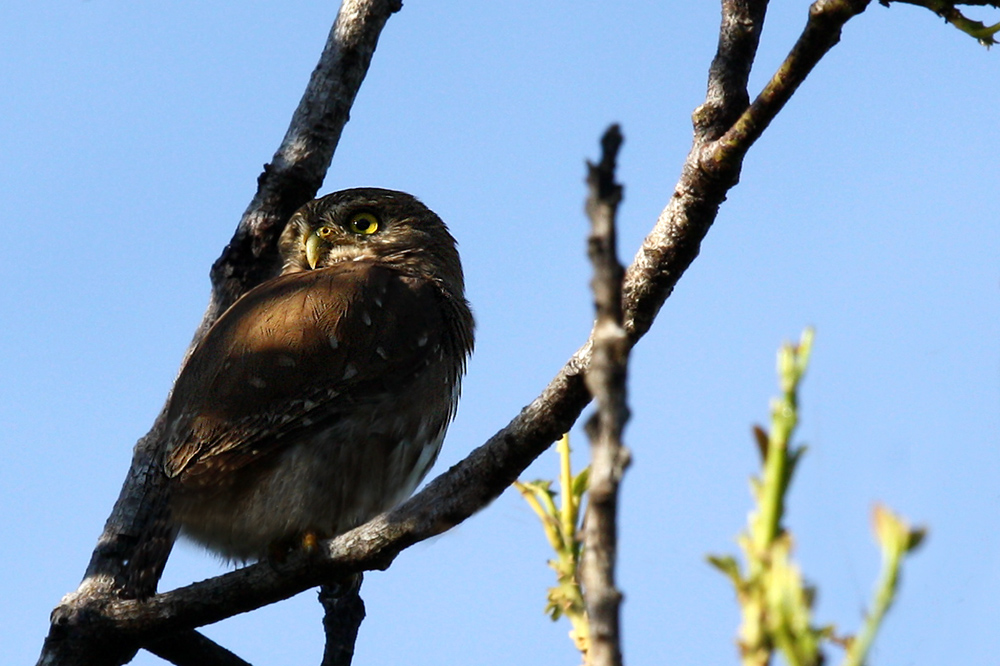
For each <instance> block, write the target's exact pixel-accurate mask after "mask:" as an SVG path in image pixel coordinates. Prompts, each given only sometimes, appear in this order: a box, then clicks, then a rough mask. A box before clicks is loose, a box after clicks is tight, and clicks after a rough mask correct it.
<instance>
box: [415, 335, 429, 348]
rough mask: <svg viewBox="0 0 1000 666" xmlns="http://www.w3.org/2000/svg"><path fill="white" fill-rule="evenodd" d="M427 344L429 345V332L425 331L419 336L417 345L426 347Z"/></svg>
mask: <svg viewBox="0 0 1000 666" xmlns="http://www.w3.org/2000/svg"><path fill="white" fill-rule="evenodd" d="M426 345H427V334H426V333H424V334H423V335H421V336H420V337H419V338H417V346H418V347H424V346H426Z"/></svg>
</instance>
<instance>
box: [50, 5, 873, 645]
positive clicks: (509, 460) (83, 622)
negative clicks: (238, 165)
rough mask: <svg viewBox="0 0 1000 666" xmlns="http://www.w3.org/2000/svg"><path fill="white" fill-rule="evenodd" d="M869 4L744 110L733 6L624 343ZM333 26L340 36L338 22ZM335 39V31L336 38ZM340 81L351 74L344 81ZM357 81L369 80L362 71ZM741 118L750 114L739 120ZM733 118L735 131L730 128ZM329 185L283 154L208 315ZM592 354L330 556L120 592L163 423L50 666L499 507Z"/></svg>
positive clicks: (743, 44) (754, 37) (215, 612)
mask: <svg viewBox="0 0 1000 666" xmlns="http://www.w3.org/2000/svg"><path fill="white" fill-rule="evenodd" d="M347 4H348V5H349V6H351V7H356V8H357V7H364V8H366V11H368V12H369V14H364V12H361V10H359V12H360V13H359V14H358V17H362V16H367V17H368V18H358V20H361V21H362V22H363V23H365V25H377V26H378V27H379V28H380V27H381V25H382V24H384V21H385V17H387V16H388V15H389V13H391V11H392V10H393V9H394V8H395V7H396V5H392V4H389V3H376V2H360V1H359V2H348V3H347ZM866 5H867V0H818V2H816V4H814V5H813V8H812V10H811V11H810V19H809V24H808V25H807V28H806V31H805V32H804V33H803V36H802V38H801V39H800V40H799V43H798V44H796V47H795V50H793V53H792V55H790V56H789V58H790V59H791V60H792V61H793V65H794V66H788V67H786V65H788V61H786V65H783V66H782V69H781V70H779V73H778V74H777V75H776V76H775V79H774V80H773V81H772V83H774V86H773V87H769V89H766V90H765V92H766V93H767V94H766V95H765V94H763V93H762V95H761V97H759V98H758V100H757V101H755V102H754V104H753V106H751V107H750V108H749V109H747V108H746V107H745V101H743V102H741V101H740V100H745V99H747V96H746V78H747V76H748V74H749V70H750V65H751V64H752V61H753V58H754V55H755V53H756V45H757V42H758V40H759V35H760V29H761V25H762V21H763V17H764V9H765V7H766V3H765V2H763V0H754V1H746V2H736V1H732V0H725V1H724V3H723V21H722V29H721V34H720V40H719V52H718V54H717V56H716V59H715V61H714V62H713V66H712V71H711V73H710V79H709V94H708V96H707V98H706V102H705V104H704V105H702V106H701V107H699V109H698V110H696V111H695V114H694V123H695V141H694V145H693V146H692V149H691V153H690V154H689V156H688V158H687V160H686V162H685V164H684V167H683V170H682V173H681V177H680V180H679V182H678V184H677V186H676V188H675V190H674V193H673V196H672V198H671V200H670V202H669V204H668V205H667V207H666V208H665V209H664V211H663V213H661V215H660V217H659V219H658V221H657V223H656V225H655V227H654V229H653V230H652V232H651V233H650V235H649V236H648V237H647V238H646V240H645V241H644V243H643V245H642V248H641V249H640V250H639V252H638V254H637V255H636V258H635V260H634V261H633V263H632V265H631V266H630V267H629V269H628V270H627V271H626V273H625V278H624V295H623V302H622V310H623V322H624V327H625V331H626V335H627V344H626V346H627V347H631V345H633V344H634V343H635V342H637V341H638V340H639V339H640V338H641V337H642V335H644V334H645V332H646V331H647V330H648V329H649V327H650V325H651V324H652V322H653V320H654V318H655V316H656V314H657V312H658V311H659V309H660V307H661V305H662V304H663V302H664V301H665V300H666V298H667V297H668V296H669V295H670V293H671V292H672V290H673V288H674V286H675V285H676V283H677V281H678V280H679V279H680V277H681V275H683V273H684V271H685V270H686V269H687V267H688V266H689V265H690V264H691V262H692V261H693V260H694V258H695V257H696V256H697V254H698V251H699V248H700V244H701V241H702V239H703V238H704V236H705V234H706V233H707V232H708V229H709V227H710V226H711V224H712V222H713V221H714V219H715V216H716V214H717V212H718V207H719V205H720V204H721V203H722V201H723V200H724V199H725V195H726V193H727V192H728V190H729V188H731V187H732V186H733V185H735V184H736V182H737V180H738V177H739V171H740V166H741V162H742V158H743V155H744V154H745V153H746V151H747V150H748V149H749V147H750V146H751V145H752V144H753V142H754V141H755V140H756V139H757V137H758V136H759V135H760V133H761V132H762V131H763V130H764V128H766V126H767V123H768V122H769V121H770V119H771V118H773V116H774V114H776V113H777V111H778V110H779V109H780V108H781V105H782V104H783V103H784V101H786V100H787V98H788V96H789V95H790V94H791V93H792V92H793V91H794V90H795V88H796V87H797V86H798V84H799V83H801V81H802V79H804V78H805V76H806V75H807V74H808V72H809V71H810V70H811V67H812V66H813V65H815V62H816V61H818V59H819V58H820V57H821V56H822V54H823V53H825V52H826V50H828V49H829V48H830V47H831V46H832V45H833V44H835V43H836V41H837V39H838V38H839V34H840V28H841V27H842V25H843V23H844V22H845V21H846V20H848V19H849V18H850V17H851V16H853V15H854V14H856V13H857V12H859V11H862V10H863V9H864V8H865V6H866ZM379 11H383V12H384V14H379V13H378V12H379ZM345 16H353V15H352V14H349V13H345V10H342V11H341V14H340V15H339V17H338V25H339V24H340V23H341V21H342V20H348V19H345V18H344V17H345ZM368 21H374V22H375V23H368ZM362 32H364V31H362ZM377 32H378V31H377V30H375V32H374V38H377ZM334 33H338V29H337V28H335V30H334ZM364 34H370V33H367V32H364ZM374 38H372V41H371V42H370V45H371V48H374ZM337 39H339V37H338V36H337V35H336V34H335V36H334V41H336V40H337ZM369 57H370V53H369ZM350 62H351V59H350V58H347V59H345V60H342V66H343V67H345V68H347V69H350V70H351V71H355V70H354V69H353V68H351V67H349V66H348V65H349V64H350ZM795 63H798V64H795ZM353 64H354V66H357V67H360V68H361V71H362V74H361V76H363V70H364V68H366V67H367V60H366V61H364V62H363V63H359V62H354V63H353ZM800 65H801V66H800ZM314 80H315V77H314ZM338 80H339V81H341V82H343V81H347V80H349V79H348V78H347V77H346V76H342V77H341V78H340V79H338ZM357 80H358V81H360V76H359V77H358V78H357ZM311 85H312V84H311ZM345 85H346V84H345ZM770 85H771V84H769V86H770ZM355 91H356V88H355ZM329 94H332V93H329ZM353 94H354V92H351V99H353ZM307 96H308V95H307ZM334 106H336V105H334ZM346 108H349V102H348V103H347V104H346V106H345V107H344V113H343V114H342V115H341V116H339V117H341V118H342V119H343V120H346ZM324 117H325V116H324ZM737 118H739V119H740V120H739V121H736V119H737ZM734 121H736V125H732V123H733V122H734ZM293 125H294V123H293ZM311 132H315V133H316V134H317V135H323V136H327V137H329V136H339V132H340V127H333V128H331V127H326V126H324V125H323V123H322V122H317V125H316V126H315V127H313V128H312V130H311V131H310V132H292V131H291V130H290V133H289V136H293V137H298V138H293V139H290V140H286V143H287V144H288V145H289V146H290V147H289V149H288V151H287V155H288V156H289V159H292V160H301V164H306V163H309V164H314V162H313V161H311V160H312V159H313V158H312V157H311V154H307V153H306V152H303V151H301V150H298V149H297V146H299V144H298V143H297V142H299V141H301V142H307V143H308V142H309V141H311V140H313V138H314V137H313V136H312V134H311ZM715 137H721V138H715ZM333 144H335V139H334V140H333ZM330 149H331V150H332V144H331V148H330ZM280 152H281V151H279V153H280ZM327 161H328V160H327ZM296 163H298V162H296ZM316 163H318V162H316ZM303 168H305V167H303ZM272 172H273V173H275V174H287V176H288V178H290V180H289V181H288V182H285V183H284V184H282V183H279V182H274V183H273V184H272V181H270V178H278V176H277V175H272ZM321 180H322V176H319V178H318V179H315V180H310V177H309V176H306V175H303V174H301V173H300V172H299V171H297V170H296V168H295V167H294V166H291V167H289V166H286V165H283V164H282V163H280V160H278V159H277V158H276V160H275V165H274V166H272V167H271V169H270V170H269V171H266V172H265V175H264V177H262V179H261V190H262V191H266V190H268V188H270V187H273V188H275V192H276V193H282V192H285V188H288V192H285V193H284V194H273V195H271V194H266V193H265V194H259V195H258V198H259V199H260V202H258V199H255V202H258V203H255V204H254V205H252V206H251V210H248V211H247V213H246V214H245V215H244V218H243V219H244V221H243V222H241V225H240V229H239V230H238V231H237V235H236V237H234V239H233V242H232V243H230V247H229V248H227V250H226V252H225V253H224V255H223V258H222V259H221V260H220V262H217V264H216V267H214V268H213V279H214V280H215V283H216V284H217V285H218V286H217V287H216V289H215V294H214V296H213V301H212V304H211V305H210V306H209V311H208V312H207V313H206V322H208V321H210V320H212V319H213V318H214V316H215V315H216V314H217V313H218V312H219V311H221V308H222V307H224V306H225V304H226V303H228V302H231V301H232V299H233V298H235V297H236V296H238V295H239V294H240V293H242V291H244V290H246V289H248V288H250V287H252V286H253V285H254V284H256V283H258V282H259V281H260V280H262V279H264V278H266V277H267V276H268V275H270V273H271V272H273V270H274V265H273V264H274V256H275V254H274V240H275V238H276V236H277V234H278V230H279V229H280V228H281V224H283V221H284V219H287V215H288V214H290V213H291V212H292V210H293V209H294V207H295V206H296V205H297V204H295V205H293V203H292V202H293V201H299V200H301V199H302V197H306V198H308V197H309V196H312V194H311V193H308V195H307V192H308V191H309V190H310V189H311V188H312V187H313V186H312V184H310V183H315V185H316V187H318V185H319V182H321ZM299 188H301V189H299ZM590 354H591V343H590V342H589V341H588V343H587V344H585V345H584V346H583V347H582V348H581V349H580V350H579V351H577V353H576V354H574V355H573V357H572V358H571V359H570V360H569V361H568V362H567V364H566V365H565V366H564V367H563V368H562V370H560V372H559V373H558V374H557V375H556V377H555V378H554V379H553V380H552V381H551V383H550V384H549V385H548V386H547V387H546V388H545V390H544V391H543V392H542V394H541V395H540V396H539V397H538V398H536V399H535V400H534V402H532V403H531V404H530V405H528V406H527V407H525V408H524V409H523V410H522V411H521V413H520V414H519V415H518V416H516V417H515V418H514V419H513V420H512V421H511V422H510V424H508V425H507V426H506V427H504V428H503V429H502V430H500V431H499V432H498V433H497V434H496V435H494V436H493V437H492V438H490V440H489V441H487V442H486V443H485V444H484V445H482V446H480V447H479V448H477V449H476V450H475V451H473V452H472V453H471V454H470V455H469V456H468V457H467V458H466V459H465V460H463V461H462V462H460V463H459V464H457V465H455V466H454V467H453V468H451V469H450V470H448V471H447V472H446V473H444V474H442V475H441V476H439V477H438V478H437V479H435V480H434V481H432V482H431V483H430V484H429V485H428V486H427V487H426V488H425V489H424V490H423V491H422V492H421V493H419V494H418V495H416V496H415V497H413V498H411V499H410V500H409V501H407V502H406V503H404V504H403V505H401V506H400V507H398V508H397V509H395V510H394V511H392V512H390V513H388V514H384V515H382V516H379V517H377V518H376V519H374V520H373V521H371V522H369V523H368V524H366V525H363V526H361V527H359V528H357V529H355V530H353V531H351V532H348V533H347V534H344V535H341V536H340V537H337V538H336V539H334V540H332V541H330V542H327V543H325V544H324V548H325V551H326V552H325V557H324V558H323V559H322V560H321V561H319V562H317V561H316V559H315V558H305V559H302V558H294V557H293V558H291V560H290V561H289V562H288V563H287V564H286V566H284V567H283V569H282V572H281V573H277V572H275V571H274V570H273V568H272V567H270V566H269V565H253V566H249V567H246V568H244V569H240V570H238V571H235V572H232V573H229V574H226V575H223V576H219V577H217V578H213V579H211V580H208V581H204V582H201V583H197V584H195V585H191V586H188V587H185V588H181V589H178V590H174V591H172V592H168V593H165V594H160V595H157V596H154V597H151V598H149V599H146V600H126V599H119V598H117V594H116V591H117V589H118V588H119V585H118V580H119V577H120V573H121V568H122V560H123V558H126V557H128V554H129V552H130V548H132V547H133V545H134V543H131V542H130V539H133V540H134V539H135V535H136V534H138V533H139V532H137V531H136V530H137V528H139V527H141V526H142V525H141V520H138V519H137V515H140V514H141V509H142V507H143V506H144V505H146V504H148V503H149V495H150V494H151V495H153V496H155V494H156V493H157V492H158V490H157V487H156V482H155V477H156V474H155V473H154V472H153V471H151V470H155V469H156V468H155V466H153V465H152V461H153V460H154V457H153V453H155V447H153V448H150V446H149V444H150V442H149V441H147V440H149V438H151V437H153V434H154V433H155V430H156V428H154V433H151V434H150V436H147V438H144V440H143V441H141V442H140V444H139V445H137V449H136V457H135V460H134V462H133V467H132V470H131V471H130V475H129V479H128V481H127V483H126V487H125V488H124V489H123V492H122V498H121V499H120V500H119V504H118V505H116V508H115V513H113V515H112V518H111V519H110V520H109V523H108V528H106V530H105V534H104V535H103V536H102V538H101V542H100V543H99V545H98V549H97V551H95V555H94V561H93V562H92V565H91V568H90V569H88V578H87V579H86V580H85V581H84V583H83V584H82V585H81V588H80V590H79V591H78V592H76V593H74V594H73V595H70V596H69V597H67V599H65V600H64V601H63V603H62V604H61V605H60V606H59V607H58V608H57V609H56V611H55V612H54V614H53V625H52V629H51V631H50V634H49V637H48V638H47V639H46V645H45V648H44V650H43V654H42V658H41V660H40V662H39V663H42V664H56V663H59V664H85V663H86V664H119V663H124V662H125V661H127V660H128V659H129V658H131V655H132V654H134V651H135V649H136V646H138V645H141V644H146V643H150V642H152V641H155V640H156V639H157V638H158V637H162V636H164V635H165V633H170V632H177V631H182V630H190V629H193V628H194V627H197V626H202V625H204V624H208V623H212V622H216V621H219V620H221V619H224V618H226V617H230V616H231V615H234V614H236V613H239V612H244V611H248V610H252V609H254V608H258V607H260V606H262V605H265V604H268V603H272V602H274V601H278V600H280V599H284V598H287V597H289V596H292V595H294V594H297V593H298V592H301V591H303V590H305V589H307V588H310V587H315V586H317V585H321V584H323V583H325V582H327V581H330V580H336V579H339V578H342V577H344V576H346V575H349V574H352V573H356V572H361V571H364V570H369V569H383V568H385V567H387V566H389V564H390V563H391V562H392V560H393V559H394V558H395V556H396V555H398V554H399V552H401V551H402V550H403V549H405V548H407V547H408V546H410V545H412V544H414V543H416V542H418V541H421V540H424V539H427V538H429V537H432V536H435V535H437V534H440V533H442V532H444V531H446V530H447V529H449V528H451V527H452V526H454V525H456V524H458V523H460V522H461V521H463V520H464V519H466V518H468V517H469V516H471V515H472V514H473V513H475V512H476V511H478V510H480V509H482V508H483V507H485V506H486V505H487V504H489V503H490V502H491V501H493V500H494V499H495V498H496V497H498V496H499V495H500V494H501V493H502V492H503V491H504V490H505V489H506V488H507V487H508V486H509V485H510V483H511V482H512V481H514V479H516V478H517V476H518V474H519V473H520V472H521V471H522V470H523V469H524V468H525V467H527V466H528V464H529V463H530V462H531V461H532V460H534V459H535V457H537V456H538V455H539V454H540V453H541V452H542V451H544V450H545V449H546V448H547V447H548V446H549V445H550V444H551V443H552V442H553V441H555V440H556V439H557V438H558V437H559V436H560V435H561V434H562V433H563V432H565V431H567V430H568V429H569V428H570V426H571V425H572V424H573V423H574V422H575V420H576V419H577V418H578V416H579V414H580V412H581V411H582V410H583V408H584V407H585V406H586V404H587V403H588V402H589V394H588V392H587V389H586V387H585V386H584V382H583V374H582V373H583V371H584V369H585V368H586V367H587V365H588V364H589V361H590ZM154 439H155V438H154ZM144 442H145V445H144ZM153 443H155V441H154V442H153Z"/></svg>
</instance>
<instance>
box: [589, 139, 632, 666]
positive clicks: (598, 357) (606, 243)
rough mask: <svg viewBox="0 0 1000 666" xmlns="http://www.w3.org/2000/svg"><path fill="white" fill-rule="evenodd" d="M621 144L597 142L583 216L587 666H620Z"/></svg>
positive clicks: (623, 415) (623, 410) (624, 346)
mask: <svg viewBox="0 0 1000 666" xmlns="http://www.w3.org/2000/svg"><path fill="white" fill-rule="evenodd" d="M621 144H622V135H621V132H620V131H619V129H618V126H617V125H612V126H611V127H610V128H608V130H607V132H605V134H604V137H603V138H602V139H601V151H602V155H601V161H600V163H599V164H591V163H588V164H587V168H588V173H587V186H588V190H589V194H588V196H587V214H588V216H589V217H590V222H591V233H590V239H589V242H588V254H589V255H590V260H591V262H592V263H593V265H594V279H593V282H592V285H593V289H594V303H595V306H596V309H597V323H596V324H595V326H594V333H593V337H592V339H593V356H592V357H591V360H590V367H589V368H588V369H587V375H586V380H587V389H588V390H589V391H590V394H591V395H592V396H593V397H594V400H595V401H596V402H597V411H596V412H595V413H594V415H593V416H592V417H591V418H590V420H589V421H588V423H587V435H588V436H589V437H590V452H591V454H590V455H591V462H590V497H589V500H588V501H587V519H586V523H585V524H586V527H585V529H584V548H583V589H584V596H585V598H586V600H587V613H588V615H589V617H590V651H589V652H588V654H587V663H588V664H590V665H592V666H620V664H621V663H622V653H621V633H620V631H619V621H620V613H619V609H620V607H621V601H622V594H621V592H620V591H619V590H618V588H617V587H616V586H615V562H616V561H617V556H618V522H617V521H618V486H619V484H620V482H621V479H622V475H623V474H624V473H625V467H626V466H627V465H628V461H629V452H628V449H626V448H625V447H624V446H622V441H621V437H622V431H623V430H624V428H625V423H626V421H628V417H629V412H628V406H627V403H626V400H625V375H626V370H627V368H628V355H629V348H630V345H629V343H628V338H627V337H626V335H625V329H624V328H623V327H622V277H623V274H624V270H623V269H622V265H621V264H620V263H618V256H617V243H616V238H615V217H616V215H617V212H618V204H619V203H620V202H621V199H622V187H621V185H619V184H618V183H617V182H615V160H616V158H617V155H618V149H619V148H620V147H621Z"/></svg>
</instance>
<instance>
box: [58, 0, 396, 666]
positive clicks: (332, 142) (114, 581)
mask: <svg viewBox="0 0 1000 666" xmlns="http://www.w3.org/2000/svg"><path fill="white" fill-rule="evenodd" d="M400 7H401V3H400V1H399V0H344V2H343V4H342V6H341V8H340V11H339V12H338V14H337V19H336V21H335V22H334V25H333V28H332V30H331V32H330V36H329V38H328V39H327V44H326V47H325V48H324V50H323V54H322V56H321V57H320V62H319V64H318V65H317V67H316V70H315V71H314V72H313V75H312V77H311V79H310V81H309V85H308V86H307V88H306V91H305V93H304V95H303V96H302V100H301V101H300V102H299V106H298V108H297V109H296V111H295V114H294V116H293V117H292V122H291V124H290V126H289V128H288V131H287V133H286V134H285V138H284V140H283V141H282V143H281V146H280V147H279V148H278V151H277V152H276V153H275V155H274V157H273V158H272V161H271V163H270V164H269V165H267V166H265V168H264V173H263V174H261V176H260V178H258V181H257V193H256V195H255V196H254V198H253V200H252V201H251V203H250V205H249V207H248V208H247V210H246V211H245V212H244V213H243V217H242V219H241V220H240V223H239V226H238V228H237V230H236V233H235V235H234V236H233V239H232V240H231V241H230V242H229V244H228V245H227V246H226V248H225V249H224V250H223V252H222V256H220V257H219V259H218V260H217V261H216V262H215V264H214V265H213V266H212V285H213V287H212V297H211V300H210V302H209V305H208V309H207V310H206V312H205V316H204V318H203V320H202V322H201V324H200V325H199V327H198V330H197V332H196V333H195V336H194V340H193V341H192V343H191V347H190V348H189V352H190V349H191V348H193V347H194V345H195V344H196V343H197V341H198V340H200V339H201V337H202V336H203V335H204V334H205V332H206V331H207V330H208V329H209V327H210V326H211V325H212V323H214V321H215V320H216V319H217V318H218V316H219V315H220V314H221V313H222V312H224V311H225V309H226V308H227V307H229V305H231V304H232V303H233V302H234V301H235V300H236V299H237V298H239V296H240V295H242V294H243V293H245V292H246V291H248V290H249V289H251V288H253V287H254V286H256V285H257V284H259V283H260V282H262V281H263V280H265V279H267V278H268V277H270V276H271V275H273V273H274V272H275V270H276V268H277V266H276V260H277V249H276V243H277V238H278V235H279V234H280V233H281V229H282V227H283V226H284V224H285V222H286V221H287V220H288V218H289V217H290V216H291V214H292V213H293V212H294V211H295V210H296V209H297V208H299V207H300V206H301V205H302V204H304V203H306V202H307V201H309V200H310V199H312V198H313V197H314V196H315V194H316V192H317V191H318V190H319V187H320V185H322V183H323V178H324V177H325V174H326V170H327V168H328V166H329V164H330V161H331V159H332V157H333V152H334V150H335V149H336V146H337V142H338V141H339V138H340V134H341V131H342V129H343V126H344V124H345V123H346V122H347V120H348V113H349V110H350V108H351V104H352V103H353V102H354V98H355V96H356V95H357V91H358V89H359V87H360V85H361V82H362V80H363V79H364V77H365V74H366V73H367V71H368V65H369V64H370V62H371V58H372V54H373V53H374V51H375V47H376V45H377V43H378V37H379V34H380V33H381V31H382V28H383V27H384V26H385V23H386V21H387V20H388V18H389V16H390V15H391V14H392V13H394V12H396V11H398V10H399V9H400ZM163 418H164V415H163V413H162V412H161V414H160V416H159V417H158V418H157V420H156V422H155V423H154V424H153V427H152V429H151V430H150V432H149V433H147V434H146V435H145V436H144V437H143V438H142V439H140V440H139V442H138V443H137V444H136V447H135V450H134V453H133V458H132V465H131V467H130V469H129V473H128V476H127V477H126V479H125V483H124V485H123V486H122V490H121V493H120V495H119V498H118V501H117V502H116V503H115V506H114V508H113V510H112V512H111V515H110V517H109V518H108V521H107V523H106V524H105V527H104V531H103V533H102V534H101V536H100V538H99V539H98V543H97V547H96V548H95V550H94V553H93V556H92V557H91V561H90V564H89V566H88V567H87V571H86V574H85V576H84V580H83V582H82V583H81V585H80V587H79V589H78V590H77V591H76V592H75V593H73V594H71V595H67V597H66V598H64V599H63V601H62V602H61V603H60V605H59V607H57V608H56V610H55V611H54V612H53V618H52V620H53V621H52V628H51V630H50V633H49V636H48V637H47V638H46V641H45V647H44V648H43V650H42V654H41V656H40V658H39V662H38V663H39V664H50V663H51V664H55V663H59V664H76V663H79V664H98V663H108V664H114V663H125V662H127V661H128V660H130V659H131V654H134V649H133V648H132V647H131V646H122V645H121V644H119V643H113V644H111V645H108V646H102V645H101V644H100V640H99V639H95V638H94V637H87V636H82V635H80V634H78V633H77V632H76V631H74V630H73V627H75V626H78V625H79V620H80V617H78V616H79V615H81V614H82V615H89V614H90V613H91V609H93V608H95V607H100V606H101V605H102V604H103V602H104V600H106V599H107V598H113V597H116V596H118V595H119V594H120V591H121V590H122V588H123V585H124V582H125V568H126V566H127V565H128V562H129V560H130V558H132V557H133V555H134V554H135V550H136V547H137V546H138V545H139V541H140V539H141V538H142V536H143V535H144V534H145V532H146V530H147V527H148V526H149V525H150V524H151V523H152V522H154V521H155V520H156V518H157V516H158V515H159V514H161V513H162V511H163V504H164V493H163V486H164V481H165V479H164V478H163V474H162V473H161V471H160V469H159V466H158V465H157V461H158V454H159V449H160V439H161V436H162V431H163V425H164V424H163ZM168 555H169V544H168V546H167V548H166V549H165V551H164V552H162V555H161V559H162V560H163V561H165V560H166V557H167V556H168ZM154 569H156V571H155V574H156V577H158V575H159V572H160V571H162V562H160V563H159V566H158V567H154ZM153 585H155V578H154V580H153ZM154 589H155V588H154ZM149 591H152V590H149ZM139 592H140V593H143V592H146V591H143V590H140V591H139Z"/></svg>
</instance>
